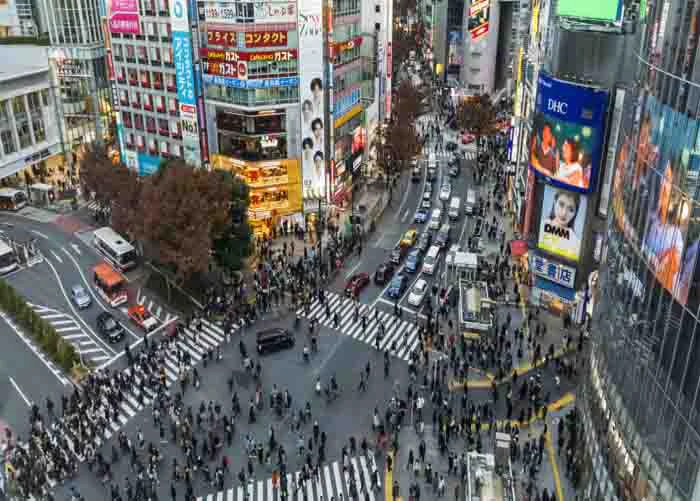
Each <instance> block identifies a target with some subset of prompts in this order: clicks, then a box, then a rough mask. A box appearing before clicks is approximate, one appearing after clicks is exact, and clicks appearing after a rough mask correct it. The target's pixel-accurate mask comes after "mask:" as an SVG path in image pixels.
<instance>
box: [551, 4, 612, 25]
mask: <svg viewBox="0 0 700 501" xmlns="http://www.w3.org/2000/svg"><path fill="white" fill-rule="evenodd" d="M557 16H561V17H571V18H576V19H583V20H590V21H602V22H619V21H620V20H621V19H622V0H586V1H585V2H582V1H581V0H559V1H558V2H557Z"/></svg>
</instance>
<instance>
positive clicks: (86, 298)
mask: <svg viewBox="0 0 700 501" xmlns="http://www.w3.org/2000/svg"><path fill="white" fill-rule="evenodd" d="M427 217H428V216H427V215H426V219H427ZM70 298H71V301H73V302H74V303H75V305H76V306H77V307H78V308H80V309H81V310H82V309H83V308H89V307H90V305H91V304H92V297H91V296H90V294H88V293H87V291H86V290H85V287H83V286H82V285H80V284H77V285H74V286H73V287H71V288H70Z"/></svg>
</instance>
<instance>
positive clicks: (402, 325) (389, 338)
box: [297, 292, 419, 361]
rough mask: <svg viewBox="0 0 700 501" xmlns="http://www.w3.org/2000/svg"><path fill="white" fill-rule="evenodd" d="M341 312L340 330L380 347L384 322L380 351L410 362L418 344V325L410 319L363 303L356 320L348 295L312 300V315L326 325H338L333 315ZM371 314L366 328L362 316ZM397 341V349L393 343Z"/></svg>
mask: <svg viewBox="0 0 700 501" xmlns="http://www.w3.org/2000/svg"><path fill="white" fill-rule="evenodd" d="M326 303H327V304H328V308H329V310H330V315H326V311H327V310H326ZM297 313H298V314H300V315H304V316H306V312H305V309H304V308H302V309H300V310H298V311H297ZM335 313H338V317H339V330H340V331H341V332H342V333H343V334H345V335H347V336H348V337H351V338H353V339H356V340H358V341H361V342H363V343H366V344H368V345H370V346H372V347H376V338H377V336H378V335H379V334H380V330H381V327H380V323H381V324H383V325H384V331H385V334H384V338H383V339H382V340H381V342H380V343H379V349H380V350H382V351H383V350H387V349H388V350H389V352H390V353H391V354H392V355H394V356H396V357H397V358H400V359H402V360H405V361H408V360H409V358H410V354H411V352H413V350H414V349H415V348H416V347H417V346H418V343H419V336H418V326H417V325H416V324H415V323H413V322H411V321H407V320H403V319H401V318H398V317H397V316H395V315H392V314H389V313H386V312H383V311H381V310H377V309H374V308H371V307H370V306H368V305H366V304H362V305H360V306H359V318H358V320H357V322H355V305H354V303H353V301H352V300H351V299H349V298H345V297H343V296H341V295H339V294H336V293H334V292H326V293H325V301H324V303H321V302H320V301H318V299H315V300H314V301H313V302H312V303H311V308H310V313H309V315H308V318H315V319H316V320H318V321H319V322H320V323H321V324H323V325H325V326H326V327H330V328H335V325H334V323H333V316H334V314H335ZM365 314H366V315H367V326H366V328H365V329H363V328H362V320H361V318H362V316H363V315H365ZM394 343H395V348H394V349H392V346H393V345H394Z"/></svg>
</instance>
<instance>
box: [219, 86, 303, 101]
mask: <svg viewBox="0 0 700 501" xmlns="http://www.w3.org/2000/svg"><path fill="white" fill-rule="evenodd" d="M206 95H207V98H208V99H213V100H215V101H221V102H223V103H229V104H235V105H240V106H263V105H267V104H285V103H297V102H299V87H297V86H294V87H273V88H271V89H235V88H232V87H224V86H223V85H207V86H206Z"/></svg>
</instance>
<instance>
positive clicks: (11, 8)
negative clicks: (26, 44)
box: [0, 0, 46, 38]
mask: <svg viewBox="0 0 700 501" xmlns="http://www.w3.org/2000/svg"><path fill="white" fill-rule="evenodd" d="M42 10H43V9H42V6H40V5H37V2H36V1H32V0H7V1H5V2H3V4H2V5H0V38H5V37H36V36H37V35H39V34H40V33H42V32H43V31H44V30H45V29H46V27H45V26H44V23H43V19H42V16H41V11H42Z"/></svg>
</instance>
